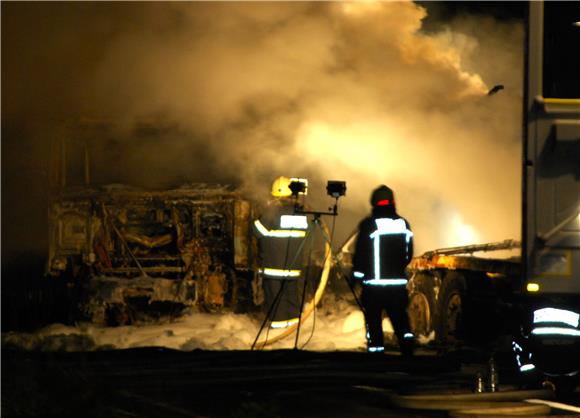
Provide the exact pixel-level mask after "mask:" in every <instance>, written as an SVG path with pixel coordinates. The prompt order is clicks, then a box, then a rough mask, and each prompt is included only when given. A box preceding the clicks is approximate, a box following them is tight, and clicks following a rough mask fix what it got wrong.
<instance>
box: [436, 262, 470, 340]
mask: <svg viewBox="0 0 580 418" xmlns="http://www.w3.org/2000/svg"><path fill="white" fill-rule="evenodd" d="M466 293H467V285H466V282H465V278H464V277H463V276H462V275H461V274H458V273H455V272H453V273H448V274H447V275H446V276H445V278H444V279H443V283H442V284H441V289H440V291H439V298H438V305H439V306H438V308H439V309H438V310H439V318H438V324H437V342H438V343H439V344H440V345H441V346H442V347H443V348H457V347H459V346H461V345H462V342H463V340H464V336H465V326H466Z"/></svg>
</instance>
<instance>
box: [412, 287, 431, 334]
mask: <svg viewBox="0 0 580 418" xmlns="http://www.w3.org/2000/svg"><path fill="white" fill-rule="evenodd" d="M408 315H409V324H410V326H411V331H413V334H415V335H417V336H418V335H423V336H428V335H429V333H430V332H431V309H430V308H429V301H428V300H427V296H425V295H424V294H423V293H420V292H416V293H413V294H411V296H410V297H409V308H408Z"/></svg>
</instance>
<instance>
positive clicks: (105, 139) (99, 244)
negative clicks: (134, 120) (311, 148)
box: [47, 121, 261, 325]
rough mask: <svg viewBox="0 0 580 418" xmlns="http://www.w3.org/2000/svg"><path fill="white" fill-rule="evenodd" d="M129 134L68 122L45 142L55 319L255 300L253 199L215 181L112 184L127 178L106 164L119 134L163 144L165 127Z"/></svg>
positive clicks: (240, 307)
mask: <svg viewBox="0 0 580 418" xmlns="http://www.w3.org/2000/svg"><path fill="white" fill-rule="evenodd" d="M112 126H113V127H112ZM169 134H171V132H169ZM130 135H132V136H131V137H130V138H129V139H131V140H130V141H128V140H127V139H126V138H121V139H120V138H119V132H118V130H117V129H115V128H114V125H112V124H111V123H105V122H102V121H97V122H95V121H74V122H71V123H69V124H68V125H67V126H66V129H64V130H63V134H62V135H60V136H59V137H58V138H57V139H56V140H55V141H54V143H53V144H52V150H51V165H50V166H51V169H50V175H51V181H50V197H49V208H48V209H49V210H48V212H49V213H48V227H49V249H48V263H47V276H48V278H49V279H50V282H51V283H55V287H59V288H65V289H66V291H64V292H61V293H64V294H65V295H62V294H61V295H60V296H59V297H58V300H55V301H54V302H53V303H54V304H62V305H66V306H67V307H68V313H67V314H66V315H65V316H67V317H68V318H65V319H64V320H65V321H67V320H68V321H69V322H70V321H76V320H89V321H92V322H95V323H100V324H109V325H119V324H127V323H132V322H134V321H136V320H139V319H151V317H152V316H153V317H158V316H160V315H178V314H180V313H181V312H183V311H184V310H192V309H193V310H198V311H206V312H216V311H235V312H242V311H248V310H252V309H254V308H256V306H257V305H259V304H260V303H261V286H260V285H259V284H257V283H258V280H259V279H258V278H257V275H256V274H255V272H256V268H255V259H256V257H255V246H256V244H255V239H254V237H253V234H252V222H253V218H254V213H253V210H254V209H253V205H252V203H251V202H250V201H249V200H248V199H246V198H244V197H243V196H242V195H241V194H240V193H239V192H238V191H236V188H235V187H234V186H231V185H223V184H218V183H211V184H210V183H185V185H183V186H181V187H177V188H171V187H162V186H159V187H157V188H154V187H153V186H151V185H148V184H144V185H142V187H141V188H137V187H134V186H128V185H124V184H119V183H115V182H116V181H122V182H123V183H125V184H126V183H128V181H127V179H126V178H123V175H124V174H126V173H124V172H123V171H122V169H123V168H124V167H123V166H122V165H120V164H111V161H114V160H115V159H118V158H115V156H118V155H125V154H127V152H128V151H127V149H126V147H127V144H128V143H132V144H135V143H136V144H138V147H139V150H142V149H143V147H144V144H145V143H147V142H154V143H155V144H158V143H159V142H162V143H163V146H165V147H167V146H170V144H169V145H168V139H167V138H168V137H170V135H168V132H166V131H164V130H163V129H157V128H155V129H154V128H152V127H151V126H150V125H146V126H145V125H144V126H141V125H139V126H137V127H136V128H135V129H134V132H132V133H130ZM124 147H125V148H124ZM132 150H133V154H134V153H135V152H136V151H135V146H133V148H132ZM133 154H130V155H133ZM141 155H143V153H142V154H141ZM162 157H163V156H162V155H159V156H157V155H152V156H151V158H153V160H155V161H157V162H159V161H161V159H162ZM141 159H142V158H141ZM159 164H165V162H163V161H161V162H160V163H159ZM142 169H143V163H142V162H141V164H140V165H139V170H142ZM134 180H135V178H134ZM136 180H139V177H138V178H136ZM65 283H66V285H64V284H65ZM63 298H66V300H62V299H63ZM61 320H63V319H61Z"/></svg>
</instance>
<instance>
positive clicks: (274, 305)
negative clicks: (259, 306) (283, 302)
mask: <svg viewBox="0 0 580 418" xmlns="http://www.w3.org/2000/svg"><path fill="white" fill-rule="evenodd" d="M285 285H286V280H283V281H282V283H281V284H280V289H278V293H276V296H275V297H274V300H273V301H272V304H271V305H270V307H269V308H268V312H267V313H266V317H265V318H264V321H263V322H262V325H261V326H260V330H259V331H258V335H256V338H255V339H254V343H253V344H252V348H251V350H254V348H255V347H256V344H257V343H258V339H259V338H260V335H261V334H262V331H263V330H264V327H265V326H266V324H267V323H268V322H269V321H270V320H271V318H272V316H273V314H274V313H275V312H276V311H277V310H278V305H279V303H280V299H281V298H282V292H283V291H284V286H285Z"/></svg>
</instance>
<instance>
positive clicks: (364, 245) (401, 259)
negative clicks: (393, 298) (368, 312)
mask: <svg viewBox="0 0 580 418" xmlns="http://www.w3.org/2000/svg"><path fill="white" fill-rule="evenodd" d="M411 258H413V232H412V231H411V227H410V226H409V223H408V222H407V221H406V220H405V219H404V218H402V217H400V216H399V215H397V213H396V212H395V211H393V210H389V209H388V208H381V207H377V208H375V209H374V210H373V214H372V216H369V217H368V218H365V219H364V220H363V221H362V222H361V223H360V224H359V229H358V237H357V241H356V246H355V252H354V255H353V268H352V271H353V276H354V278H355V279H358V280H361V281H362V282H363V284H366V285H378V286H396V285H406V284H407V276H406V273H405V268H406V267H407V264H409V262H410V261H411Z"/></svg>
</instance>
